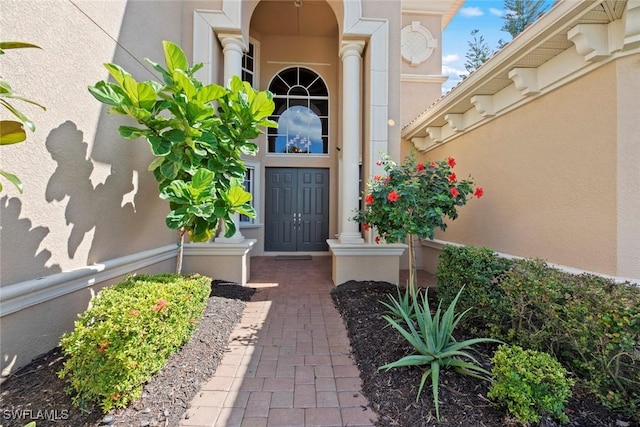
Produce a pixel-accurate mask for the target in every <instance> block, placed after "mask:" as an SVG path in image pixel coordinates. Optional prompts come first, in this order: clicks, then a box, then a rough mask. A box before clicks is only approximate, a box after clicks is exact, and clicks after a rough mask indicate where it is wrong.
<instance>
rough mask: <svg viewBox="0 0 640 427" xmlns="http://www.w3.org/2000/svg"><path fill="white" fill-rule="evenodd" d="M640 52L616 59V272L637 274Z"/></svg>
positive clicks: (639, 275)
mask: <svg viewBox="0 0 640 427" xmlns="http://www.w3.org/2000/svg"><path fill="white" fill-rule="evenodd" d="M639 69H640V55H638V54H636V55H632V56H628V57H625V58H621V59H620V60H618V61H616V85H617V89H616V92H617V112H616V113H617V119H618V121H617V137H618V138H617V142H618V144H617V148H618V150H617V162H618V167H617V178H618V182H617V184H618V185H617V187H616V188H617V194H616V195H617V208H618V221H617V227H618V229H617V242H618V251H617V263H618V271H617V275H619V276H621V277H636V278H640V197H639V196H638V195H639V194H640V120H639V119H640V78H638V70H639Z"/></svg>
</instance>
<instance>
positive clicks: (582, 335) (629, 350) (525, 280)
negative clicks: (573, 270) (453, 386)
mask: <svg viewBox="0 0 640 427" xmlns="http://www.w3.org/2000/svg"><path fill="white" fill-rule="evenodd" d="M501 287H502V291H503V294H504V299H505V301H506V302H507V306H508V307H510V313H509V319H510V321H509V323H508V324H507V325H503V334H502V335H500V334H498V336H500V337H501V338H503V339H505V340H506V341H508V342H510V343H514V344H518V345H521V346H523V347H526V348H532V349H536V350H539V351H546V352H549V353H552V354H554V355H556V357H557V358H558V359H559V360H560V361H561V362H562V363H563V365H564V366H565V367H567V368H568V369H570V370H571V371H573V372H574V373H575V374H576V375H577V376H578V377H580V378H582V379H584V380H585V382H586V383H587V384H588V385H589V387H590V388H591V390H592V391H593V392H594V393H595V394H596V395H597V396H598V397H599V398H600V400H601V401H602V403H603V404H605V405H606V406H608V407H610V408H612V409H618V410H622V411H623V412H625V413H627V414H629V415H632V416H633V415H635V416H636V417H638V416H639V415H638V409H639V408H640V288H638V287H636V286H632V285H629V284H624V283H615V282H614V281H612V280H607V279H604V278H602V277H597V276H593V275H587V274H582V275H574V274H569V273H565V272H562V271H559V270H558V269H554V268H551V267H549V266H548V265H547V264H546V263H544V262H543V261H541V260H523V261H518V262H516V263H515V264H514V268H512V269H511V270H510V271H509V272H508V273H506V275H505V278H504V280H503V281H502V282H501ZM494 329H495V328H494Z"/></svg>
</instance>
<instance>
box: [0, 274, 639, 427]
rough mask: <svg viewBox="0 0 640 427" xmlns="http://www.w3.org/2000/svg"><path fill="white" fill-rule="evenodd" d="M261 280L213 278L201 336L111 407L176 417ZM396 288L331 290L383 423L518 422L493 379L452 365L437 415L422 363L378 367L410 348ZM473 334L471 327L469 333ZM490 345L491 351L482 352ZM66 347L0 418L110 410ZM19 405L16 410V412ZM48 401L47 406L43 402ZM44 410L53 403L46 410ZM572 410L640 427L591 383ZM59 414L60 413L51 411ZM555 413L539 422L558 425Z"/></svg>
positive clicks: (73, 420)
mask: <svg viewBox="0 0 640 427" xmlns="http://www.w3.org/2000/svg"><path fill="white" fill-rule="evenodd" d="M254 291H255V290H254V289H252V288H247V287H244V288H243V287H241V286H237V285H233V284H224V283H222V282H214V284H213V286H212V296H211V297H210V298H209V302H208V306H207V310H206V314H205V317H204V319H203V320H202V322H201V323H200V325H199V327H198V329H197V331H196V332H195V334H194V336H193V339H191V341H190V342H189V343H188V344H187V345H185V346H184V347H183V348H182V349H181V350H180V351H179V352H178V353H176V354H175V355H173V356H172V357H171V358H170V359H169V362H168V363H167V366H166V367H165V368H164V369H163V370H162V371H161V372H160V373H158V374H157V375H155V376H154V377H153V378H152V379H151V380H150V382H149V383H148V384H147V385H146V386H145V388H144V392H143V397H142V398H141V399H140V400H138V401H137V402H135V403H133V404H132V405H131V406H130V407H129V408H127V409H124V410H116V411H112V412H110V413H109V414H107V416H112V417H113V420H114V421H113V424H112V425H115V426H128V427H141V426H176V425H177V424H178V421H179V419H180V418H181V417H182V416H183V415H184V413H185V412H186V410H187V405H188V404H189V402H190V401H191V399H192V398H193V396H195V394H196V393H197V392H198V390H199V388H200V386H201V385H202V383H203V382H205V381H207V379H209V378H210V377H211V375H212V374H213V372H214V371H215V369H216V368H217V366H218V365H219V363H220V361H221V359H222V356H223V353H224V350H225V348H226V345H227V342H228V337H229V334H230V333H231V330H232V328H233V327H234V325H235V324H236V323H237V321H238V320H239V318H240V316H241V315H242V311H243V309H244V302H242V301H247V300H248V299H249V298H250V297H251V295H252V294H253V293H254ZM388 293H392V294H393V295H395V293H396V288H395V286H392V285H389V284H388V283H374V282H349V283H346V284H344V285H341V286H339V287H337V288H335V289H334V290H333V292H332V295H333V298H334V301H335V302H336V306H337V307H338V309H339V311H340V313H341V315H342V317H343V320H344V322H345V324H346V326H347V329H348V332H349V337H350V339H351V344H352V347H353V353H354V356H355V359H356V361H357V363H358V366H359V368H360V371H361V377H362V379H363V391H364V393H365V395H366V396H367V397H368V399H369V401H370V402H371V405H372V407H373V409H374V410H375V411H376V412H377V413H378V416H379V422H378V425H379V426H400V427H418V426H434V425H439V426H445V427H449V426H465V427H474V426H478V427H497V426H511V425H516V424H515V423H514V421H513V420H512V419H510V418H509V417H508V416H506V415H505V414H506V411H505V410H504V409H502V408H498V407H496V406H494V404H493V403H491V402H490V401H489V400H488V399H487V398H486V394H487V391H488V387H487V384H486V383H485V382H483V381H480V380H476V379H474V378H471V377H466V376H460V375H457V374H455V373H451V372H446V373H443V374H442V375H441V386H440V402H441V403H440V415H441V417H442V422H441V423H440V424H437V423H436V421H435V413H434V411H433V398H432V395H431V392H430V390H429V384H427V385H426V386H425V391H424V392H423V394H422V396H421V397H420V399H419V401H418V402H417V403H416V401H415V396H416V392H417V389H418V382H419V379H420V376H421V375H422V371H420V370H419V369H417V368H401V369H393V370H391V371H389V372H383V371H378V370H377V367H378V366H380V365H383V364H385V363H387V362H390V361H394V360H397V359H399V358H400V357H402V356H404V355H405V354H408V352H409V351H410V348H409V347H408V346H407V345H406V343H405V342H404V341H403V340H402V339H401V338H400V337H399V335H398V334H397V333H395V332H394V330H393V329H392V328H386V329H385V328H384V326H385V322H384V321H383V320H381V318H380V314H381V312H382V311H383V310H382V309H383V307H382V306H381V305H380V304H379V302H378V301H379V300H381V299H382V300H384V299H386V295H387V294H388ZM463 338H466V337H463ZM480 351H481V354H480V355H479V358H480V360H482V361H483V364H484V365H485V366H486V367H488V360H489V358H490V354H491V352H492V351H493V348H492V347H491V346H485V347H481V348H480ZM483 353H484V354H483ZM62 362H63V356H62V355H61V353H60V350H59V349H54V350H52V351H51V352H50V353H48V354H46V355H43V356H41V357H39V358H38V359H36V360H34V361H33V362H32V363H31V364H29V365H28V366H26V367H24V368H22V369H21V370H20V371H18V372H16V373H15V374H14V375H13V376H11V377H10V378H9V379H8V380H7V381H5V382H4V383H3V384H2V386H1V387H2V392H1V393H0V411H1V412H0V418H2V419H1V420H0V424H1V425H3V426H5V427H12V426H18V427H22V426H23V425H24V424H26V422H27V421H28V420H25V419H24V418H22V419H11V418H12V414H17V413H20V414H23V415H24V414H25V413H24V412H21V411H22V410H31V416H32V417H34V418H38V419H37V425H38V427H45V426H65V427H66V426H70V427H85V426H86V427H94V426H98V425H100V423H101V421H102V420H103V419H104V418H103V417H104V415H103V414H102V413H101V411H100V409H99V408H97V407H92V408H88V411H87V412H83V411H80V410H79V409H77V408H75V407H74V406H72V405H71V399H70V398H69V396H68V395H67V394H66V393H65V383H64V382H63V381H62V380H60V379H58V377H57V376H56V372H58V371H59V370H60V369H61V368H62ZM12 411H13V412H12ZM38 411H41V412H38ZM42 411H46V413H45V412H42ZM567 413H568V414H569V417H570V418H571V424H570V427H605V426H606V427H637V425H634V424H632V423H631V422H628V421H626V420H623V419H622V418H619V417H617V416H616V415H615V414H612V413H610V412H608V411H607V410H606V409H605V408H603V407H602V406H601V405H599V404H598V403H597V402H596V401H595V399H593V398H592V397H591V396H588V395H586V394H584V393H580V392H578V395H577V396H576V397H574V399H573V400H572V401H571V402H570V404H569V405H568V408H567ZM51 416H54V417H56V418H58V419H57V420H55V421H48V420H45V418H47V417H51ZM555 425H556V424H555V423H553V422H552V421H548V420H547V421H545V422H543V423H542V424H541V426H544V427H551V426H555Z"/></svg>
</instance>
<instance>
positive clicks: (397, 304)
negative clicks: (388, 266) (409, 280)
mask: <svg viewBox="0 0 640 427" xmlns="http://www.w3.org/2000/svg"><path fill="white" fill-rule="evenodd" d="M396 290H397V292H398V298H397V299H396V297H394V296H393V295H388V300H389V302H385V301H379V302H380V304H382V305H383V306H384V307H385V308H386V309H387V311H386V313H387V315H388V316H389V317H390V318H392V319H393V320H395V321H402V320H403V318H404V316H403V314H406V315H408V316H407V317H408V318H409V319H411V320H412V321H415V320H416V313H415V310H414V309H413V307H414V304H413V299H412V298H411V287H410V286H409V284H407V287H406V288H405V290H404V294H403V293H402V292H400V287H397V288H396ZM388 326H391V324H390V323H388V324H387V325H386V326H385V328H386V327H388Z"/></svg>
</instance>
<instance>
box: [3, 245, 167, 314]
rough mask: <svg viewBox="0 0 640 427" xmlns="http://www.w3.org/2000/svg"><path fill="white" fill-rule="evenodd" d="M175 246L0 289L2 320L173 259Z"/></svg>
mask: <svg viewBox="0 0 640 427" xmlns="http://www.w3.org/2000/svg"><path fill="white" fill-rule="evenodd" d="M177 252H178V248H177V246H176V245H167V246H162V247H160V248H156V249H150V250H148V251H143V252H138V253H136V254H132V255H127V256H124V257H120V258H115V259H111V260H108V261H105V262H103V263H99V264H93V265H89V266H86V267H81V268H77V269H74V270H69V271H63V272H62V273H56V274H52V275H50V276H45V277H39V278H37V279H31V280H25V281H24V282H18V283H14V284H11V285H8V286H3V287H2V288H0V313H1V315H2V316H6V315H7V314H11V313H15V312H16V311H20V310H22V309H24V308H27V307H31V306H33V305H36V304H40V303H43V302H46V301H49V300H52V299H54V298H58V297H61V296H63V295H67V294H70V293H73V292H76V291H79V290H81V289H85V288H88V287H91V286H94V285H96V284H99V283H102V282H105V281H107V280H110V279H113V278H115V277H119V276H122V275H124V274H127V273H131V272H133V271H137V270H140V269H142V268H145V267H149V266H151V265H154V264H158V263H160V262H163V261H166V260H170V259H172V258H175V257H176V255H177Z"/></svg>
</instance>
